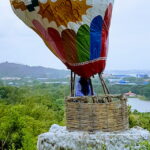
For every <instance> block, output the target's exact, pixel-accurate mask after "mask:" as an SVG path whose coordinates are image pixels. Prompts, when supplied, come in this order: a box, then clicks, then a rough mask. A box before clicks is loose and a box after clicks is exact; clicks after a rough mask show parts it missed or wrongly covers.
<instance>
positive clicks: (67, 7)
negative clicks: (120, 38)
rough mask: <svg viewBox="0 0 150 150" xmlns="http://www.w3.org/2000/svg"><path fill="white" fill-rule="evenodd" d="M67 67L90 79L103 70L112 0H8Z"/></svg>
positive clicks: (17, 13)
mask: <svg viewBox="0 0 150 150" xmlns="http://www.w3.org/2000/svg"><path fill="white" fill-rule="evenodd" d="M10 2H11V6H12V8H13V11H14V12H15V14H16V15H17V16H18V17H19V18H20V19H21V20H22V21H23V22H24V23H25V24H26V25H27V26H29V27H30V28H32V29H33V30H34V31H35V32H36V33H37V34H38V35H39V36H40V37H41V38H42V39H43V41H44V42H45V44H46V45H47V47H48V48H49V49H50V50H51V51H52V52H53V53H54V55H55V56H57V57H58V58H59V59H60V60H61V61H62V62H63V63H64V64H65V65H66V66H67V68H68V69H70V70H72V71H73V72H74V73H76V74H78V75H79V76H82V77H85V78H89V77H91V76H93V75H94V74H97V73H102V72H103V70H104V68H105V64H106V58H107V52H108V35H109V27H110V21H111V15H112V8H113V3H114V0H10Z"/></svg>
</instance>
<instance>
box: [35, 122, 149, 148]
mask: <svg viewBox="0 0 150 150" xmlns="http://www.w3.org/2000/svg"><path fill="white" fill-rule="evenodd" d="M145 140H149V141H150V132H149V131H147V130H144V129H142V128H140V127H134V128H132V129H129V130H126V131H120V132H119V131H117V132H101V131H97V132H94V133H88V132H82V131H74V132H69V131H67V129H66V127H62V126H59V125H56V124H54V125H52V127H51V128H50V131H49V132H48V133H44V134H41V135H39V137H38V144H37V147H38V150H103V149H106V150H129V149H130V148H132V149H136V150H138V149H140V148H141V146H140V145H139V143H140V142H142V141H145ZM143 150H144V147H143ZM145 150H146V149H145Z"/></svg>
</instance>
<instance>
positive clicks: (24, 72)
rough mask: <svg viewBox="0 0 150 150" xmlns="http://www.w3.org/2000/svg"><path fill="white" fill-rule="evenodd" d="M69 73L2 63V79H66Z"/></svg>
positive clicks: (0, 71)
mask: <svg viewBox="0 0 150 150" xmlns="http://www.w3.org/2000/svg"><path fill="white" fill-rule="evenodd" d="M68 75H69V71H66V70H58V69H53V68H45V67H41V66H36V67H32V66H28V65H22V64H15V63H8V62H4V63H0V77H21V78H24V77H31V78H51V79H57V78H66V77H67V76H68Z"/></svg>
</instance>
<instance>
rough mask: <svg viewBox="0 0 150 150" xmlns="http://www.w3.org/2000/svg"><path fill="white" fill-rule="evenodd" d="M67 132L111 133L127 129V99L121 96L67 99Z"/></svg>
mask: <svg viewBox="0 0 150 150" xmlns="http://www.w3.org/2000/svg"><path fill="white" fill-rule="evenodd" d="M65 104H66V126H67V129H68V130H69V131H89V132H94V131H104V132H113V131H119V130H126V129H128V125H129V123H128V108H127V98H126V97H124V96H122V95H104V96H87V97H67V98H66V100H65Z"/></svg>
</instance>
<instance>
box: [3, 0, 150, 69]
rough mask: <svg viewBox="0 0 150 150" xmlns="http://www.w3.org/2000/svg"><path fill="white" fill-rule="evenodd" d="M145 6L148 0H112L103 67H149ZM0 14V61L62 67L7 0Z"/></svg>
mask: <svg viewBox="0 0 150 150" xmlns="http://www.w3.org/2000/svg"><path fill="white" fill-rule="evenodd" d="M149 8H150V1H149V0H116V1H115V5H114V10H113V18H112V24H111V31H110V49H109V57H108V62H107V69H150V67H149V66H150V61H149V56H150V44H149V42H150V19H149V18H150V9H149ZM0 14H2V15H0V21H1V24H0V62H2V61H12V62H18V63H23V64H29V65H43V66H46V67H55V68H66V67H65V66H64V65H63V64H62V63H61V62H60V61H59V60H58V59H57V58H56V57H55V56H54V55H53V54H52V53H51V52H50V51H49V50H48V48H47V47H46V46H45V44H44V43H43V41H42V40H41V39H40V37H38V36H37V35H36V34H35V33H34V32H33V31H32V30H31V29H29V28H28V27H27V26H26V25H24V23H23V22H22V21H21V20H20V19H18V18H17V17H16V16H15V15H14V13H13V12H12V10H11V7H10V4H9V1H8V0H1V2H0Z"/></svg>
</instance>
